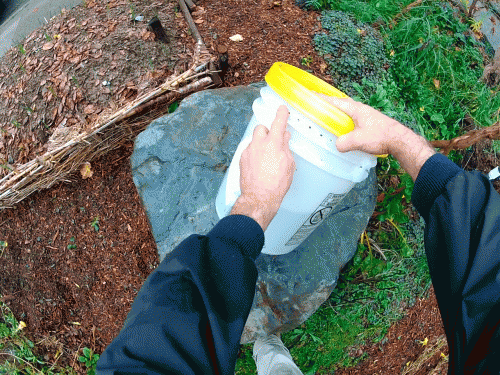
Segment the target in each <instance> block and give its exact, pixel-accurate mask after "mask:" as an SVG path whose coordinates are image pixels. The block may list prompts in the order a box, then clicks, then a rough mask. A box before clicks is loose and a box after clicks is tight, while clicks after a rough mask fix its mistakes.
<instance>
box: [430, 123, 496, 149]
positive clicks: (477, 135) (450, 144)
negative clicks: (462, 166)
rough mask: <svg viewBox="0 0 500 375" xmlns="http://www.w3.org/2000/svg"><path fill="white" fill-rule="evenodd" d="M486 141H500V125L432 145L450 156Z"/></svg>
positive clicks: (472, 131)
mask: <svg viewBox="0 0 500 375" xmlns="http://www.w3.org/2000/svg"><path fill="white" fill-rule="evenodd" d="M484 139H492V140H496V139H500V123H498V122H497V123H496V124H494V125H491V126H488V127H486V128H482V129H478V130H471V131H469V132H467V133H465V134H464V135H461V136H460V137H455V138H453V139H451V140H449V141H432V142H431V145H432V146H433V147H437V148H440V149H441V153H442V154H444V155H448V154H449V153H450V151H451V150H459V149H460V150H463V149H465V148H467V147H470V146H472V145H474V144H476V143H477V142H479V141H482V140H484Z"/></svg>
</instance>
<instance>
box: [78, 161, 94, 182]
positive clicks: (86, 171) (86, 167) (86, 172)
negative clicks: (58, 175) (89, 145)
mask: <svg viewBox="0 0 500 375" xmlns="http://www.w3.org/2000/svg"><path fill="white" fill-rule="evenodd" d="M80 173H81V175H82V178H83V179H84V180H85V179H87V178H90V177H92V175H93V174H94V172H93V171H92V168H91V165H90V163H89V162H85V163H83V165H82V167H81V168H80Z"/></svg>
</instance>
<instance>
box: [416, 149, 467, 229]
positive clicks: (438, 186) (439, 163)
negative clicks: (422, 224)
mask: <svg viewBox="0 0 500 375" xmlns="http://www.w3.org/2000/svg"><path fill="white" fill-rule="evenodd" d="M460 171H462V168H460V167H459V166H458V165H456V164H455V163H453V162H452V161H451V160H449V159H448V158H447V157H446V156H444V155H442V154H439V153H437V154H434V155H432V156H431V157H430V158H429V159H427V161H426V162H425V163H424V165H423V166H422V168H421V169H420V172H419V174H418V176H417V179H416V180H415V186H414V188H413V194H412V198H411V200H412V203H413V205H414V206H415V208H416V209H417V211H418V212H419V213H420V215H421V216H422V217H423V218H424V220H425V221H426V222H427V219H428V218H429V212H430V209H431V207H432V204H433V203H434V201H435V200H436V198H437V197H438V196H439V195H440V194H441V193H442V191H443V189H444V188H445V186H446V184H447V183H448V182H449V181H450V180H451V179H453V178H454V177H455V176H456V175H457V173H459V172H460Z"/></svg>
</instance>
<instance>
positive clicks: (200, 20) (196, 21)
mask: <svg viewBox="0 0 500 375" xmlns="http://www.w3.org/2000/svg"><path fill="white" fill-rule="evenodd" d="M203 22H204V21H203V20H202V19H201V18H200V19H197V20H194V23H197V24H200V23H203Z"/></svg>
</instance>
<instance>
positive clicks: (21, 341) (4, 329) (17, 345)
mask: <svg viewBox="0 0 500 375" xmlns="http://www.w3.org/2000/svg"><path fill="white" fill-rule="evenodd" d="M25 327H26V324H25V323H24V322H23V321H18V320H17V319H16V318H15V317H14V314H13V313H12V311H11V310H10V309H9V308H8V307H7V306H6V305H5V304H4V303H3V302H1V300H0V358H2V362H1V364H0V374H12V375H25V374H43V375H55V374H59V375H63V374H68V375H70V374H71V375H76V372H75V371H74V370H72V369H70V368H63V367H60V366H58V365H57V360H56V362H54V363H53V364H49V363H47V362H45V361H43V360H42V358H41V356H39V355H38V354H37V353H36V352H37V350H36V345H35V343H33V341H31V340H29V339H28V338H27V337H26V336H25V335H24V331H23V329H24V328H25Z"/></svg>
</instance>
